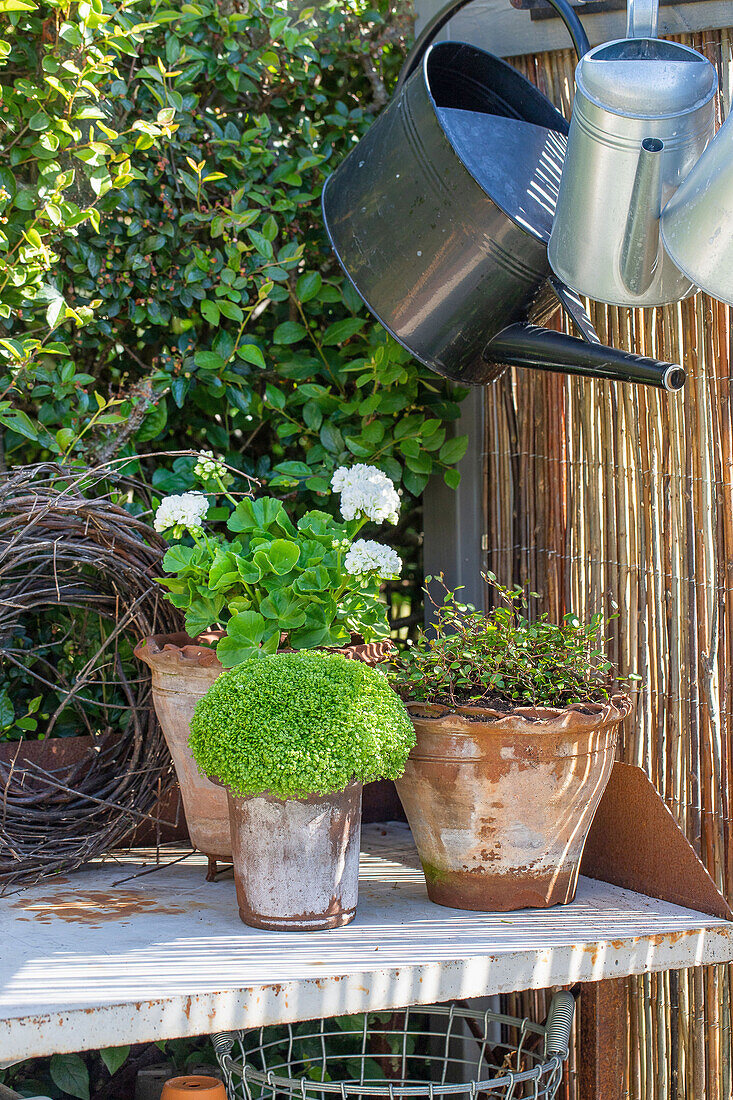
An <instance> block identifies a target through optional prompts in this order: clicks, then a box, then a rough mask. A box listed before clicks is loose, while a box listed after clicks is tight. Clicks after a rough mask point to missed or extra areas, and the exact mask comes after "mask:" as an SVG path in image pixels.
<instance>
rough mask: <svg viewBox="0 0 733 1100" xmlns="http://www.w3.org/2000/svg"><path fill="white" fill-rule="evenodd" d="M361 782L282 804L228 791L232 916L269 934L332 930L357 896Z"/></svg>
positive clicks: (348, 915)
mask: <svg viewBox="0 0 733 1100" xmlns="http://www.w3.org/2000/svg"><path fill="white" fill-rule="evenodd" d="M361 791H362V785H361V783H350V784H349V785H348V787H346V789H345V790H343V791H338V792H336V793H335V794H326V795H315V794H314V795H310V796H309V797H308V798H303V799H296V798H289V799H281V798H276V797H274V796H272V795H268V794H262V795H256V796H250V797H239V796H236V795H232V794H231V793H230V792H227V793H228V799H229V816H230V822H231V834H232V849H233V859H234V881H235V885H236V888H237V902H238V904H239V915H240V917H241V918H242V920H243V921H244V923H245V924H250V925H252V926H253V927H255V928H269V929H272V930H275V931H316V930H318V929H322V928H339V927H340V926H342V925H344V924H348V923H349V922H350V921H352V920H353V919H354V914H355V912H356V901H357V895H358V890H359V839H360V836H361Z"/></svg>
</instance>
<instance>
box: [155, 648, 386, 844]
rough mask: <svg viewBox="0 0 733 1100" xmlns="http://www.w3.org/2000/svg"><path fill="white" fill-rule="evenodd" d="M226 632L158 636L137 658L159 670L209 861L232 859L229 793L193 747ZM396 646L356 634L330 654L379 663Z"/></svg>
mask: <svg viewBox="0 0 733 1100" xmlns="http://www.w3.org/2000/svg"><path fill="white" fill-rule="evenodd" d="M222 635H223V632H222V631H216V630H212V631H208V632H207V633H205V634H200V635H199V636H198V638H195V639H194V638H190V637H189V636H188V634H154V635H151V636H150V637H149V638H144V639H143V641H141V642H140V643H139V644H138V645H137V647H136V649H135V656H136V657H138V658H139V659H140V660H141V661H144V662H145V664H146V665H148V666H149V668H150V670H151V672H152V674H153V702H154V704H155V712H156V714H157V715H158V721H159V722H160V725H161V728H162V730H163V735H164V736H165V739H166V742H167V744H168V748H169V749H170V754H171V757H172V758H173V765H174V767H175V769H176V775H177V776H178V784H179V786H180V788H181V797H182V799H183V809H184V812H185V815H186V823H187V825H188V833H189V836H190V838H191V843H192V844H193V845H194V847H196V848H198V850H199V851H200V852H203V853H204V855H207V856H208V857H209V859H211V860H217V859H218V860H226V861H227V862H228V861H230V860H231V858H232V842H231V837H230V833H229V810H228V808H227V798H226V792H225V791H224V789H223V788H222V787H221V786H217V785H216V784H214V783H212V782H211V780H210V779H207V778H206V776H205V775H202V774H201V772H200V771H199V769H198V765H197V764H196V761H195V760H194V758H193V756H192V754H191V750H190V748H189V747H188V739H189V736H190V733H191V718H192V717H193V712H194V709H195V707H196V704H197V703H198V701H199V699H200V698H201V697H202V696H203V695H205V694H206V692H207V691H208V690H209V688H210V687H211V685H212V684H213V682H214V680H216V678H217V677H218V676H220V675H221V673H222V672H223V671H224V668H223V666H222V664H221V662H220V661H219V659H218V657H217V656H216V653H215V652H214V650H213V649H212V648H210V647H211V646H212V645H215V644H216V642H217V641H218V640H219V639H220V638H221V637H222ZM203 642H208V643H209V646H206V645H203V644H201V643H203ZM391 649H392V643H391V642H389V641H386V642H369V643H366V642H362V641H361V640H360V639H359V638H358V637H357V636H356V635H354V636H353V637H352V642H351V645H348V646H344V647H343V648H339V649H333V650H330V652H333V653H341V654H343V656H344V657H348V658H350V659H352V660H355V661H363V662H364V663H365V664H368V665H376V664H378V663H379V662H380V661H382V660H384V658H385V657H386V656H387V655H388V654H389V653H390V651H391Z"/></svg>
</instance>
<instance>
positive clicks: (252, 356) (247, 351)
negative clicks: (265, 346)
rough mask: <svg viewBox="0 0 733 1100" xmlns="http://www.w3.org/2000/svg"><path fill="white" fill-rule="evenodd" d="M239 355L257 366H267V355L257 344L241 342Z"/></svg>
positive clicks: (238, 350)
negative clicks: (265, 355)
mask: <svg viewBox="0 0 733 1100" xmlns="http://www.w3.org/2000/svg"><path fill="white" fill-rule="evenodd" d="M237 355H238V356H239V358H240V359H244V361H245V362H246V363H254V365H255V366H256V367H264V366H265V357H264V355H263V354H262V352H261V351H260V349H259V348H258V347H257V345H256V344H240V346H239V347H238V348H237Z"/></svg>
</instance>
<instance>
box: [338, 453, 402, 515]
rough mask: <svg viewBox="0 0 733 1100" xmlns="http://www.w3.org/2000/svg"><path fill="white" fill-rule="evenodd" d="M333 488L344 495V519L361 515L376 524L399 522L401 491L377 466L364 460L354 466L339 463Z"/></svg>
mask: <svg viewBox="0 0 733 1100" xmlns="http://www.w3.org/2000/svg"><path fill="white" fill-rule="evenodd" d="M331 487H332V488H333V491H334V492H335V493H340V494H341V515H342V516H343V517H344V519H345V520H350V519H354V517H355V516H358V515H359V514H361V515H363V516H366V518H367V519H371V520H373V521H374V522H375V523H384V522H385V521H389V522H390V523H397V517H398V514H399V510H400V497H399V493H398V492H397V490H396V489H395V487H394V483H393V482H392V481H391V480H390V478H388V477H387V475H386V474H385V473H382V471H381V470H378V469H377V467H376V466H366V465H365V464H364V463H363V462H358V463H357V464H356V466H351V467H349V466H339V468H338V470H336V471H335V472H334V475H333V477H332V478H331Z"/></svg>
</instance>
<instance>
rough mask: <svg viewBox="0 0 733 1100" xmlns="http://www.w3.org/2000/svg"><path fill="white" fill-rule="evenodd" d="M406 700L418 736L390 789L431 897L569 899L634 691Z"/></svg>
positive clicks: (492, 903)
mask: <svg viewBox="0 0 733 1100" xmlns="http://www.w3.org/2000/svg"><path fill="white" fill-rule="evenodd" d="M408 709H409V710H410V712H411V716H412V719H413V722H414V725H415V731H416V734H417V744H416V746H415V748H414V749H413V750H412V752H411V753H410V756H409V759H408V761H407V767H406V768H405V773H404V775H403V777H402V778H401V779H399V780H397V791H398V793H399V796H400V799H401V800H402V805H403V806H404V808H405V813H406V814H407V819H408V821H409V823H410V828H411V829H412V835H413V837H414V839H415V843H416V845H417V849H418V853H419V855H420V860H421V862H422V866H423V871H424V872H425V879H426V882H427V887H428V895H429V897H430V899H431V900H432V901H435V902H437V903H438V904H439V905H446V906H451V907H453V908H456V909H477V910H484V911H494V912H495V911H500V912H502V911H508V910H512V909H524V908H546V907H548V906H551V905H562V904H565V903H567V902H569V901H572V899H573V897H574V896H575V890H576V886H577V881H578V871H579V867H580V859H581V856H582V854H583V847H584V845H585V841H586V837H587V835H588V831H589V829H590V826H591V822H592V821H593V815H594V814H595V811H596V808H597V806H598V803H599V802H600V799H601V795H602V794H603V791H604V790H605V787H606V784H607V782H608V779H609V776H610V774H611V768H612V767H613V761H614V755H615V750H616V739H617V734H618V727H619V723H620V722H621V721H622V719H623V718H625V717H626V715H627V714H628V713H629V711H630V709H631V701H630V700H629V698H628V697H627V696H624V695H619V696H614V698H613V700H612V701H611V702H610V703H607V704H594V703H591V704H586V705H584V706H580V705H574V706H572V707H568V708H566V709H564V710H555V709H552V708H549V707H520V708H516V709H515V710H514V711H512V712H511V713H509V714H501V713H499V712H498V711H493V710H484V709H481V708H478V707H461V708H457V709H456V710H450V709H448V708H447V707H442V706H437V705H433V704H418V703H413V704H408Z"/></svg>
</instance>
